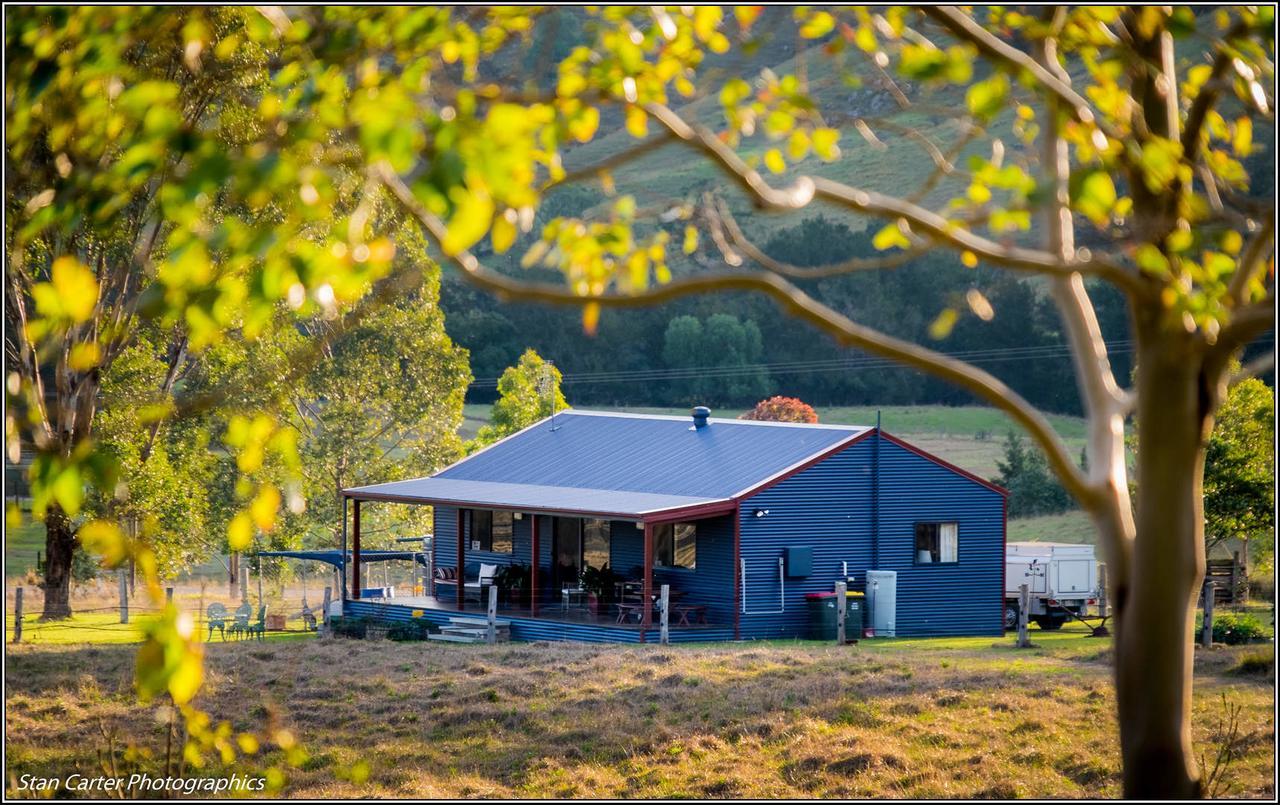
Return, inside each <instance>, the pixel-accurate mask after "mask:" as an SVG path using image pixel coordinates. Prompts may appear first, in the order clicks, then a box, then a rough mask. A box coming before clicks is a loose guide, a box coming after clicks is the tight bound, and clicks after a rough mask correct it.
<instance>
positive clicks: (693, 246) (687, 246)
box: [684, 225, 698, 254]
mask: <svg viewBox="0 0 1280 805" xmlns="http://www.w3.org/2000/svg"><path fill="white" fill-rule="evenodd" d="M697 250H698V228H697V227H695V226H692V225H690V226H686V227H685V228H684V253H685V254H693V253H694V252H696V251H697Z"/></svg>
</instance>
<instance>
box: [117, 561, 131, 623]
mask: <svg viewBox="0 0 1280 805" xmlns="http://www.w3.org/2000/svg"><path fill="white" fill-rule="evenodd" d="M116 575H117V576H119V578H120V622H121V623H128V622H129V578H128V576H127V575H126V574H125V572H124V569H123V568H121V569H120V570H117V571H116Z"/></svg>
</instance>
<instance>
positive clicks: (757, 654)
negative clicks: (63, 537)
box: [6, 633, 1274, 798]
mask: <svg viewBox="0 0 1280 805" xmlns="http://www.w3.org/2000/svg"><path fill="white" fill-rule="evenodd" d="M1037 642H1038V643H1039V644H1040V647H1039V648H1038V649H1035V650H1032V651H1022V652H1017V651H1015V650H1014V649H1012V648H1011V646H1010V641H1000V642H998V643H997V642H994V641H992V640H991V639H990V638H978V639H969V640H919V641H906V640H900V641H893V642H887V641H881V642H879V643H874V644H873V643H866V642H864V643H863V644H862V645H861V646H858V647H850V648H847V649H838V648H836V647H833V646H823V645H817V644H812V643H798V644H796V643H771V644H758V645H755V644H746V645H743V644H739V645H727V644H717V645H710V646H687V647H686V646H681V647H666V648H664V647H657V646H648V647H643V646H642V647H631V648H625V647H619V646H586V645H580V644H508V645H503V646H496V647H486V646H440V645H435V644H429V645H424V644H396V643H390V642H383V641H378V642H373V641H369V642H365V641H345V640H306V641H299V642H290V643H277V644H274V645H273V644H266V645H258V646H249V645H234V644H227V645H222V644H214V645H212V646H210V650H209V656H208V666H209V669H210V682H209V685H208V688H207V690H206V692H205V693H204V694H202V695H203V706H204V707H206V708H208V709H209V710H210V711H211V712H213V713H214V714H215V715H216V716H217V717H220V718H226V719H230V720H231V721H232V722H233V724H234V725H235V727H236V728H237V729H242V730H258V729H262V727H263V725H264V724H265V723H266V721H267V720H268V719H270V718H279V719H280V720H281V721H282V722H283V723H284V724H285V725H286V726H288V727H289V728H290V729H291V730H292V731H293V732H294V733H295V734H296V735H297V736H298V737H299V739H300V740H301V741H302V742H303V743H304V744H305V746H306V748H307V750H308V752H309V753H310V760H309V761H308V762H307V763H306V764H305V765H304V766H303V767H302V768H301V769H298V770H294V771H291V772H290V775H289V779H288V783H287V786H286V788H285V791H284V793H285V794H287V795H289V796H320V797H341V796H357V795H358V796H369V797H407V796H417V797H656V796H690V797H751V796H759V797H999V798H1005V797H1014V796H1017V797H1110V796H1117V795H1118V794H1119V787H1118V776H1117V772H1118V769H1117V759H1116V753H1117V749H1116V734H1115V729H1114V726H1113V723H1112V715H1111V714H1112V709H1113V705H1114V701H1113V694H1112V690H1111V684H1110V677H1109V669H1108V667H1107V665H1106V662H1107V660H1108V655H1109V651H1108V649H1107V646H1106V644H1104V643H1101V642H1099V641H1096V640H1092V639H1088V638H1085V637H1083V636H1081V635H1079V634H1071V633H1061V634H1055V635H1038V636H1037ZM1256 652H1257V649H1256V648H1255V649H1253V650H1252V651H1250V650H1249V649H1240V650H1236V649H1226V648H1223V649H1215V650H1213V651H1211V652H1208V653H1206V654H1205V655H1203V656H1202V657H1200V658H1198V669H1197V689H1196V713H1197V729H1196V735H1195V738H1196V740H1197V749H1198V750H1207V749H1209V748H1210V746H1211V744H1210V743H1209V742H1210V741H1212V740H1213V738H1214V737H1215V736H1214V735H1213V731H1214V729H1215V728H1216V727H1215V724H1216V721H1217V716H1218V715H1219V713H1218V711H1219V710H1220V709H1221V706H1222V693H1223V692H1225V693H1227V695H1228V698H1229V699H1230V700H1231V701H1233V702H1237V703H1239V704H1241V705H1242V706H1243V713H1242V717H1241V718H1242V730H1241V732H1240V738H1239V740H1238V741H1237V744H1238V746H1237V747H1236V749H1237V751H1238V752H1239V753H1240V755H1241V757H1240V759H1239V760H1237V761H1236V762H1235V763H1234V764H1233V765H1232V767H1231V769H1230V770H1229V772H1228V777H1227V782H1228V784H1229V786H1230V788H1229V793H1230V794H1233V795H1248V796H1255V797H1269V796H1271V795H1272V793H1273V789H1272V785H1271V779H1272V770H1273V760H1272V756H1271V743H1272V739H1273V735H1274V733H1273V729H1274V724H1273V720H1272V710H1273V706H1274V668H1272V669H1271V671H1270V672H1266V671H1264V672H1263V673H1260V674H1259V673H1250V674H1241V673H1238V672H1236V671H1235V669H1236V668H1237V667H1238V666H1239V664H1240V660H1241V658H1242V657H1244V656H1245V654H1247V653H1256ZM131 665H132V652H131V650H130V649H128V647H123V646H108V647H81V648H75V649H72V648H69V647H65V646H63V647H57V646H30V647H18V648H11V649H10V651H9V656H8V669H7V674H6V682H7V683H8V684H7V691H6V709H7V714H8V725H7V738H8V745H7V749H6V753H7V760H8V763H9V769H10V772H11V774H14V775H20V774H22V773H24V772H34V773H40V774H58V773H67V772H70V771H71V770H73V769H74V768H80V769H82V770H84V769H89V768H91V767H92V763H93V757H94V752H95V749H96V747H95V746H94V741H93V740H92V739H91V738H87V737H86V736H87V734H89V733H90V731H89V730H86V729H85V725H86V724H93V723H94V722H95V721H96V720H98V719H101V721H102V722H103V723H104V724H105V725H106V726H108V727H113V726H114V727H116V728H118V729H119V730H120V733H121V734H122V735H126V736H129V737H130V739H131V740H132V741H133V742H135V743H137V744H138V745H139V746H142V747H151V748H152V749H158V747H159V746H160V745H161V734H162V731H161V728H160V727H159V726H158V725H157V723H156V722H155V720H154V718H153V717H152V715H151V713H149V712H148V711H146V710H145V709H143V708H140V707H138V706H137V705H136V704H134V702H133V699H132V696H131V694H130V687H129V686H130V673H131ZM270 757H271V756H268V758H270ZM361 761H364V762H366V763H367V764H368V768H369V777H368V779H367V781H366V782H364V783H362V784H359V785H357V784H355V783H352V782H350V777H351V775H350V774H349V773H348V772H347V770H349V769H351V768H353V766H355V765H356V764H358V763H360V762H361ZM344 778H346V779H344ZM11 779H13V778H11ZM11 793H12V792H11Z"/></svg>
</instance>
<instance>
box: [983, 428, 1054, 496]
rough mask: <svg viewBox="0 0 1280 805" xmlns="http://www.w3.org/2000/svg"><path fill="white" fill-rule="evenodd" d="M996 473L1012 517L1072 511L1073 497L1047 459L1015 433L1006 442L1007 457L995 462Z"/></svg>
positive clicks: (1005, 452)
mask: <svg viewBox="0 0 1280 805" xmlns="http://www.w3.org/2000/svg"><path fill="white" fill-rule="evenodd" d="M996 469H997V470H999V475H997V476H996V477H995V478H993V479H992V480H993V481H995V482H996V483H997V484H999V485H1000V486H1003V487H1004V488H1005V489H1007V490H1009V516H1010V517H1034V516H1036V515H1039V514H1057V513H1058V512H1063V511H1066V510H1067V509H1070V508H1071V507H1072V501H1071V497H1070V496H1069V495H1068V494H1067V491H1066V490H1065V489H1063V488H1062V484H1060V483H1058V479H1057V478H1055V477H1054V475H1053V472H1052V471H1051V470H1050V469H1049V464H1048V462H1046V461H1045V459H1044V455H1043V454H1042V453H1040V451H1039V450H1037V449H1036V448H1035V447H1031V446H1028V445H1027V444H1026V443H1025V442H1024V441H1023V439H1022V437H1021V436H1020V435H1019V434H1017V433H1014V432H1013V431H1009V433H1008V435H1007V436H1006V438H1005V443H1004V456H1003V457H1002V458H1000V459H997V460H996Z"/></svg>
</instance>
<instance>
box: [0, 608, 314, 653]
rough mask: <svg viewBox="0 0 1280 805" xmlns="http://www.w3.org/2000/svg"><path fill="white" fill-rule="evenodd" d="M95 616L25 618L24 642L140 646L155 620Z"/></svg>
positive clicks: (289, 635) (285, 636) (143, 615)
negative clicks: (147, 625) (58, 619)
mask: <svg viewBox="0 0 1280 805" xmlns="http://www.w3.org/2000/svg"><path fill="white" fill-rule="evenodd" d="M97 609H99V610H104V611H96V612H93V611H91V612H77V613H76V614H74V615H72V616H71V618H69V619H68V620H63V621H48V622H43V621H41V620H40V613H38V612H37V613H35V614H31V615H24V616H23V618H22V642H23V644H24V645H33V646H77V645H87V644H91V645H113V644H121V643H140V642H142V639H143V635H142V629H143V627H144V626H145V625H146V624H147V623H148V621H149V620H150V619H152V618H153V617H154V616H153V615H152V614H149V613H147V612H146V611H145V610H140V609H139V608H138V607H137V606H136V605H135V607H134V609H133V610H132V611H131V612H130V614H129V623H121V622H120V612H119V610H118V609H112V608H109V607H98V608H97ZM13 627H14V616H13V613H12V612H10V613H8V615H7V616H6V617H5V633H4V636H5V643H12V642H13ZM196 628H197V629H198V630H201V636H205V635H207V632H206V631H204V630H203V623H202V622H201V621H199V620H198V619H197V624H196ZM314 637H315V633H314V632H303V631H286V632H267V634H266V637H265V639H266V641H268V642H276V641H280V640H305V639H309V638H314ZM213 641H214V642H215V643H217V642H225V641H221V640H220V638H219V633H218V632H214V634H213Z"/></svg>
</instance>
